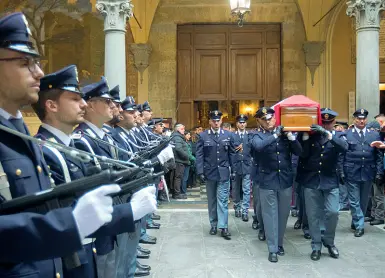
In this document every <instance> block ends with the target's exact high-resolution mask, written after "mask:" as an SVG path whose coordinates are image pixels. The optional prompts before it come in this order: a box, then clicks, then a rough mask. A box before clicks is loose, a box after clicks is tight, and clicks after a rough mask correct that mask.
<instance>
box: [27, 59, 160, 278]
mask: <svg viewBox="0 0 385 278" xmlns="http://www.w3.org/2000/svg"><path fill="white" fill-rule="evenodd" d="M86 105H87V104H86V103H85V101H84V100H83V99H82V94H81V92H80V91H79V89H78V81H77V70H76V66H69V67H66V68H64V69H62V70H60V71H58V72H55V73H52V74H49V75H46V76H45V77H43V78H42V79H41V84H40V92H39V101H38V102H37V103H36V104H34V105H33V108H34V109H35V112H36V113H37V115H38V116H39V118H40V120H41V121H42V122H43V124H42V125H41V126H40V128H39V131H38V134H37V137H38V138H41V139H42V140H48V141H52V142H55V143H59V144H63V145H65V146H67V147H68V146H71V147H73V142H72V139H71V137H70V135H71V133H72V130H73V127H75V126H76V125H77V124H79V123H81V122H82V121H83V120H84V119H83V115H84V112H85V108H86ZM42 150H43V154H44V157H45V160H46V161H47V163H48V165H49V166H50V170H51V173H52V177H53V179H54V180H55V183H56V185H59V184H62V183H65V182H71V181H73V180H76V179H79V178H82V177H84V176H85V175H87V172H88V170H87V169H89V168H90V166H92V165H86V164H85V163H83V162H81V161H79V160H76V159H74V158H72V157H70V156H69V155H67V154H65V153H63V152H61V151H58V150H56V149H54V148H53V147H49V146H47V145H44V146H43V148H42ZM147 190H148V189H147ZM147 190H146V191H147ZM143 194H144V195H148V196H149V197H152V196H151V194H150V193H149V192H145V191H144V190H143V191H139V192H137V193H135V194H134V196H133V198H132V199H131V201H132V204H133V205H134V207H133V208H131V203H129V204H120V205H117V206H114V215H113V220H112V222H110V223H109V224H108V225H105V226H103V228H102V229H99V230H98V231H97V232H96V233H94V234H93V236H94V237H100V236H102V237H103V236H111V235H117V234H121V233H125V232H134V231H135V227H134V219H135V218H137V219H140V218H141V217H142V216H143V215H145V214H146V212H148V211H149V209H150V211H151V206H152V207H153V208H152V209H155V207H156V206H155V203H156V201H155V199H154V198H148V200H150V202H148V203H147V205H146V206H143V207H138V206H137V204H138V202H136V201H135V200H136V199H138V198H140V197H141V196H142V195H143ZM152 203H154V204H152ZM143 210H144V212H143ZM133 211H134V212H135V213H136V215H133ZM134 248H135V246H134ZM94 256H96V249H95V248H94V243H93V240H92V239H87V240H85V241H83V250H82V251H80V252H79V257H80V259H81V266H80V267H77V268H72V269H66V268H65V269H64V276H65V277H76V278H77V277H79V278H83V277H90V278H91V277H97V269H96V264H95V261H94V259H96V258H94ZM134 257H135V256H134Z"/></svg>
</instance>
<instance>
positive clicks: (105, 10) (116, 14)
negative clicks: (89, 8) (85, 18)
mask: <svg viewBox="0 0 385 278" xmlns="http://www.w3.org/2000/svg"><path fill="white" fill-rule="evenodd" d="M95 7H96V9H97V10H98V11H99V12H100V13H101V14H102V15H103V16H104V18H105V20H104V31H105V32H106V31H123V32H125V31H126V20H127V17H128V18H130V17H132V16H133V8H134V6H133V5H132V4H131V0H98V1H97V3H96V6H95Z"/></svg>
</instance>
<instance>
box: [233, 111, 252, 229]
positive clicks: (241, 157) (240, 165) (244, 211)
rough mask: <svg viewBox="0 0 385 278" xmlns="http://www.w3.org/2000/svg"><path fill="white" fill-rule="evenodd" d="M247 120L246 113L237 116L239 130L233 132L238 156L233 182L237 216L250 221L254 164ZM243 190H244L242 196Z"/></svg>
mask: <svg viewBox="0 0 385 278" xmlns="http://www.w3.org/2000/svg"><path fill="white" fill-rule="evenodd" d="M247 120H248V117H247V116H246V115H243V114H241V115H238V116H237V117H236V121H237V128H238V130H237V131H236V132H235V133H234V134H233V139H234V145H235V152H236V156H234V157H235V161H234V172H235V173H237V174H236V177H235V182H234V183H233V186H234V187H233V203H234V210H235V217H241V216H242V220H243V221H245V222H247V221H249V215H248V213H249V207H250V186H251V180H250V173H251V166H252V158H251V153H250V144H249V140H248V136H249V132H248V131H247V130H246V126H247ZM241 192H243V196H242V197H241ZM241 200H242V201H241ZM241 202H242V204H241Z"/></svg>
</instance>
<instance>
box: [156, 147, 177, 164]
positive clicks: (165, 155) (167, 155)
mask: <svg viewBox="0 0 385 278" xmlns="http://www.w3.org/2000/svg"><path fill="white" fill-rule="evenodd" d="M157 157H158V159H159V162H160V164H162V165H164V163H166V162H167V161H169V160H171V159H173V158H174V152H173V151H172V147H171V146H170V145H168V146H167V147H166V148H165V149H164V150H163V151H161V152H160V154H158V155H157Z"/></svg>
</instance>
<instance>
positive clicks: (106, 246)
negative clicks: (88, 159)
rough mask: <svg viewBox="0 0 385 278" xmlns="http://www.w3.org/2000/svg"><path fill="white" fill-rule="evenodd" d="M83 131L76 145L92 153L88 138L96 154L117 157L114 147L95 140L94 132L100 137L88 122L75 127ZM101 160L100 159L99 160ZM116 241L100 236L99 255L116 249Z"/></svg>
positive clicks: (105, 167)
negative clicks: (113, 150)
mask: <svg viewBox="0 0 385 278" xmlns="http://www.w3.org/2000/svg"><path fill="white" fill-rule="evenodd" d="M79 132H80V133H81V134H82V135H83V136H82V139H74V143H75V147H76V148H77V149H80V150H82V151H85V152H89V153H91V151H90V149H89V147H88V146H87V144H86V143H85V142H83V141H82V140H87V142H88V144H89V145H90V146H91V148H92V151H93V152H94V154H96V155H99V156H105V157H108V158H115V155H114V154H113V152H112V147H111V146H109V145H107V144H104V143H102V142H98V141H96V140H94V139H93V138H92V137H91V136H90V135H89V134H90V133H93V134H94V136H95V137H96V138H98V139H100V138H99V137H98V136H97V134H95V133H94V132H93V130H92V129H91V128H90V127H89V126H88V125H87V124H86V123H81V124H80V125H79V126H78V127H77V128H75V130H74V133H79ZM99 162H100V161H99ZM100 166H101V168H102V169H103V170H104V169H108V168H109V166H108V164H105V163H100ZM115 241H116V236H104V237H98V238H97V239H96V241H95V245H96V250H97V254H98V255H106V254H108V253H110V252H111V251H112V250H114V242H115Z"/></svg>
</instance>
